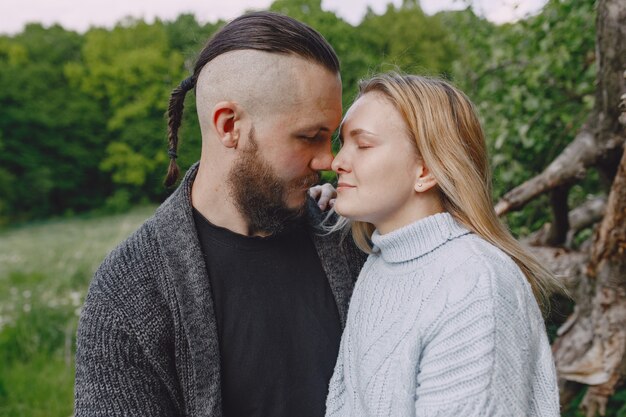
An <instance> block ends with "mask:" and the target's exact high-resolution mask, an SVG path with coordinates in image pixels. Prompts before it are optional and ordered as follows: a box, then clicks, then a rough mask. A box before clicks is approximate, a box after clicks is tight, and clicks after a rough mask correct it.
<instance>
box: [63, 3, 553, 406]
mask: <svg viewBox="0 0 626 417" xmlns="http://www.w3.org/2000/svg"><path fill="white" fill-rule="evenodd" d="M191 89H194V91H195V96H196V103H197V109H198V119H199V123H200V126H201V131H202V151H201V159H200V162H199V163H198V164H196V165H194V166H193V167H192V168H191V169H190V170H189V171H188V172H187V174H186V176H185V178H184V179H183V180H182V183H181V184H180V186H179V187H178V188H177V190H176V191H175V192H174V193H173V194H172V196H171V197H170V198H169V199H168V200H167V201H166V202H165V203H163V205H161V207H159V209H158V210H157V211H156V213H155V215H154V216H153V217H152V218H150V219H149V220H147V221H146V223H144V225H142V226H141V228H140V229H139V230H138V231H136V232H135V233H134V234H133V235H132V236H131V237H130V238H129V239H128V240H126V241H125V242H124V243H122V244H121V245H120V246H119V247H118V248H116V249H115V250H114V251H113V252H112V253H111V254H109V256H108V257H107V258H106V259H105V261H104V262H103V264H102V265H101V266H100V268H99V269H98V271H97V272H96V275H95V277H94V279H93V281H92V283H91V286H90V289H89V293H88V296H87V299H86V301H85V306H84V308H83V311H82V315H81V319H80V324H79V328H78V341H77V343H78V345H77V356H76V404H75V405H76V416H77V417H81V416H104V415H107V416H122V415H128V416H194V417H195V416H231V417H233V416H234V417H244V416H276V417H280V416H294V417H300V416H302V417H305V416H322V415H324V413H326V415H327V416H453V415H454V416H464V417H465V416H557V415H558V414H559V406H558V391H557V387H556V376H555V370H554V366H553V363H552V356H551V352H550V346H549V344H548V340H547V337H546V334H545V328H544V324H543V321H542V317H541V312H540V309H539V306H538V304H542V303H543V301H542V300H543V299H544V298H545V294H547V292H548V291H549V290H550V289H551V288H552V287H553V286H554V284H553V282H554V281H553V278H551V276H550V274H549V273H548V272H547V271H546V270H545V269H543V268H542V267H541V266H540V265H539V264H538V263H537V262H536V261H535V260H533V259H532V258H531V257H530V256H529V255H527V254H526V253H525V252H524V251H523V250H522V248H521V247H520V246H519V244H517V243H516V241H515V240H514V239H513V238H512V237H511V236H510V234H509V233H508V231H507V230H506V229H505V228H504V227H503V226H502V225H501V224H500V223H499V221H498V219H497V218H496V216H495V214H494V212H493V209H492V201H491V188H490V176H489V169H488V161H487V155H486V150H485V143H484V138H483V134H482V131H481V128H480V125H479V123H478V120H477V118H476V115H475V113H474V110H473V108H472V105H471V103H470V102H469V101H468V99H467V98H466V97H465V96H464V95H463V94H462V93H461V92H459V91H458V90H456V89H455V88H453V87H451V86H450V85H449V84H448V83H446V82H444V81H441V80H437V79H427V78H422V77H417V76H410V75H398V74H384V75H379V76H376V77H374V78H372V79H370V80H368V81H365V82H363V83H361V86H360V92H359V95H358V98H357V99H356V101H355V102H354V104H353V105H352V106H351V107H350V109H349V110H348V112H347V114H346V116H345V118H344V119H343V121H342V122H341V112H342V108H341V80H340V76H339V62H338V59H337V56H336V55H335V53H334V51H333V49H332V48H331V46H330V45H329V44H328V43H327V42H326V40H325V39H324V38H323V37H322V36H321V35H319V34H318V33H317V32H315V31H314V30H313V29H311V28H310V27H308V26H306V25H304V24H302V23H300V22H298V21H296V20H294V19H291V18H288V17H285V16H282V15H278V14H273V13H267V12H259V13H251V14H247V15H244V16H242V17H239V18H237V19H235V20H233V21H232V22H230V23H228V24H227V25H226V26H225V27H224V28H223V29H221V30H220V31H219V32H218V33H216V34H215V35H214V37H213V38H212V39H211V40H210V41H209V42H208V44H207V45H206V46H205V48H204V49H203V50H202V52H201V53H200V56H199V58H198V62H197V64H196V66H195V70H194V73H193V75H192V76H191V77H190V78H189V79H187V80H185V81H184V82H183V83H181V85H180V86H179V87H178V88H176V89H175V90H174V91H173V93H172V97H171V99H170V107H169V141H170V149H169V154H170V158H171V163H170V169H169V173H168V179H167V181H168V182H169V183H173V182H175V181H176V178H177V176H178V168H177V166H176V162H175V158H176V150H177V147H178V135H177V132H178V128H179V126H180V123H181V118H182V113H183V102H184V99H185V94H186V92H187V91H189V90H191ZM340 122H341V126H339V125H340ZM338 127H339V129H340V138H341V150H340V151H339V153H338V154H337V155H336V156H335V158H334V159H333V156H332V154H331V146H330V144H331V136H332V134H333V132H334V131H335V130H336V129H337V128H338ZM331 168H332V169H333V170H334V171H335V172H336V173H337V174H338V181H339V182H338V185H337V198H336V201H335V204H334V210H336V212H337V213H339V214H340V215H341V216H343V217H342V219H343V220H339V221H338V222H335V223H334V224H331V225H329V224H328V218H327V216H326V215H325V214H323V213H322V212H321V210H320V209H319V208H318V207H317V205H316V203H315V201H313V200H312V199H311V198H309V197H308V196H307V189H308V188H309V187H311V186H313V185H314V184H315V183H316V182H317V180H318V171H320V170H328V169H331ZM316 191H317V193H318V194H319V192H320V189H319V188H318V189H316ZM323 191H324V192H322V196H321V198H320V201H319V204H320V205H322V206H324V205H325V202H326V201H327V200H328V198H329V196H328V193H327V191H328V190H327V189H324V190H323ZM331 216H332V215H331ZM325 218H326V221H325ZM331 219H336V216H333V217H331ZM347 219H350V220H349V221H348V220H347ZM347 228H351V230H352V237H353V239H351V238H350V237H349V236H346V233H343V231H346V230H347ZM329 229H330V230H329ZM355 243H356V245H357V246H358V248H360V249H361V250H359V249H358V248H357V247H356V246H355ZM364 252H367V253H369V257H367V260H366V261H365V255H364ZM364 261H365V263H364ZM357 277H358V280H357ZM353 288H354V291H353ZM538 301H539V303H538ZM348 305H349V308H348Z"/></svg>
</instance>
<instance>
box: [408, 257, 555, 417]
mask: <svg viewBox="0 0 626 417" xmlns="http://www.w3.org/2000/svg"><path fill="white" fill-rule="evenodd" d="M469 263H472V264H474V265H464V266H463V271H456V272H455V273H453V274H450V275H451V276H452V277H454V278H453V279H449V280H448V281H447V282H444V283H442V288H441V289H440V290H441V291H440V292H439V293H438V295H437V296H436V297H437V299H439V300H441V301H443V302H444V307H443V311H442V314H438V315H437V317H436V318H433V321H432V324H431V325H430V328H429V329H428V334H427V335H426V337H425V339H424V340H425V345H424V347H423V349H422V355H421V358H420V365H419V369H418V371H417V391H416V397H415V398H416V401H415V415H416V416H419V417H437V416H464V417H472V416H503V417H504V416H508V417H510V416H528V415H533V416H535V415H545V416H558V415H559V411H558V404H553V403H552V402H551V401H550V399H551V398H555V397H556V396H555V395H552V394H553V393H547V392H546V393H545V396H542V395H539V396H538V395H537V393H533V392H532V390H533V387H536V386H538V385H540V384H536V383H533V380H534V379H535V378H537V375H535V372H534V369H535V365H536V364H537V363H542V364H543V363H545V361H551V360H552V357H551V355H550V352H549V349H548V351H547V352H546V351H545V350H546V349H545V347H546V346H548V345H547V343H543V344H542V343H537V342H538V341H539V340H542V337H543V338H545V337H546V336H545V328H544V327H543V324H542V321H541V320H542V318H541V314H540V312H539V309H538V307H537V305H536V303H535V300H534V298H533V297H532V295H531V294H529V293H530V288H529V286H528V285H526V284H527V282H525V278H524V277H523V275H522V274H521V271H519V270H518V269H517V268H516V267H515V266H514V265H513V266H512V265H503V264H499V265H498V264H497V263H495V262H490V263H482V264H479V263H480V262H476V263H475V262H472V261H470V262H469ZM510 264H512V262H510ZM468 271H471V272H468ZM541 332H543V334H542V333H541ZM542 347H543V348H542ZM537 368H542V367H539V366H538V367H537ZM548 369H549V366H548ZM539 377H540V378H542V376H539ZM544 377H545V378H546V379H547V378H548V377H549V376H544ZM537 397H539V401H540V402H541V401H542V397H543V398H544V399H545V402H544V403H536V404H535V403H534V402H535V400H534V398H537ZM529 407H530V409H529Z"/></svg>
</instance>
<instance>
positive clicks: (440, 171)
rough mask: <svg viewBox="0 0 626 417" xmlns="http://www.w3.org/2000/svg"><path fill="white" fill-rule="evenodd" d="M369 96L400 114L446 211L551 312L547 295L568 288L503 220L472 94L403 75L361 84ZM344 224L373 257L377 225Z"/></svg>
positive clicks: (436, 81) (361, 90)
mask: <svg viewBox="0 0 626 417" xmlns="http://www.w3.org/2000/svg"><path fill="white" fill-rule="evenodd" d="M370 92H378V93H382V94H383V95H384V96H385V97H386V98H387V99H388V100H389V101H390V102H391V103H392V104H393V105H394V107H395V108H396V109H397V110H398V111H399V113H400V114H401V116H402V118H403V120H404V122H405V123H406V125H407V128H408V133H409V135H410V137H411V139H412V141H413V142H414V143H415V145H416V148H417V154H418V156H419V157H420V158H421V159H422V160H423V161H424V164H425V165H426V166H427V167H428V168H429V169H430V171H431V173H432V174H433V176H434V177H435V179H436V180H437V183H438V189H439V191H440V198H441V201H442V204H443V207H444V209H445V210H446V211H447V212H449V213H450V214H451V215H452V216H453V217H454V218H455V219H456V220H457V221H458V222H459V223H461V224H463V225H464V226H465V227H466V228H467V229H469V230H470V231H472V232H474V233H475V234H477V235H479V236H480V237H482V238H483V239H485V240H486V241H487V242H489V243H491V244H493V245H494V246H496V247H498V248H500V249H501V250H502V251H504V252H505V253H506V254H507V255H509V256H510V257H511V258H512V259H513V261H515V263H516V264H517V265H518V266H519V268H520V269H521V270H522V272H523V273H524V275H525V276H526V278H527V279H528V282H529V283H530V286H531V288H532V290H533V294H534V296H535V298H536V300H537V302H538V304H539V305H540V306H541V307H542V309H543V310H544V312H545V311H547V307H548V304H549V303H548V297H549V296H550V294H551V293H552V292H553V291H555V290H563V287H562V285H561V284H560V283H559V281H557V279H556V278H555V277H554V275H553V274H552V273H551V272H550V271H549V270H548V269H546V268H545V267H543V266H542V265H541V264H540V263H539V261H537V259H535V257H534V256H532V255H531V254H529V253H528V252H527V251H526V250H525V249H524V248H523V247H522V246H521V244H520V243H519V242H518V241H517V240H516V239H515V238H514V237H513V236H512V235H511V233H510V232H509V230H508V229H507V228H506V227H505V226H504V225H503V224H502V223H501V222H500V220H499V219H498V217H497V215H496V213H495V211H494V209H493V200H492V195H491V194H492V189H491V172H490V169H489V161H488V156H487V147H486V144H485V138H484V134H483V130H482V128H481V126H480V122H479V120H478V117H477V115H476V111H475V109H474V106H473V104H472V103H471V101H470V100H469V99H468V98H467V96H466V95H465V94H463V93H462V92H461V91H459V90H457V89H456V88H455V87H453V86H452V85H450V84H449V83H447V82H445V81H443V80H441V79H437V78H427V77H421V76H416V75H404V74H398V73H386V74H381V75H377V76H374V77H373V78H370V79H368V80H365V81H361V83H360V85H359V94H358V96H357V99H358V98H359V97H361V96H363V95H364V94H367V93H370ZM341 223H342V224H343V225H346V224H350V225H351V229H352V236H353V238H354V241H355V243H356V244H357V246H359V248H361V249H362V250H363V251H365V252H368V253H370V252H371V250H372V243H371V240H370V239H371V236H372V233H373V232H374V226H373V225H372V224H370V223H365V222H359V221H353V222H346V221H343V222H341Z"/></svg>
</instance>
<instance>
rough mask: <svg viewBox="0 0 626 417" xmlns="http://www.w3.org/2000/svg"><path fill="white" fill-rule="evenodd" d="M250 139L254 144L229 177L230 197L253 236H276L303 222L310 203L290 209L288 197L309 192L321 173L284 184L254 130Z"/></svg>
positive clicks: (239, 160) (251, 143)
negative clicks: (262, 151) (260, 149)
mask: <svg viewBox="0 0 626 417" xmlns="http://www.w3.org/2000/svg"><path fill="white" fill-rule="evenodd" d="M248 139H249V143H250V145H249V146H248V147H246V148H245V149H243V151H242V153H241V156H240V157H239V158H238V159H237V161H235V163H234V165H233V167H232V168H231V170H230V173H229V174H228V179H227V184H228V186H229V187H230V196H231V198H232V200H233V202H234V204H235V207H237V209H238V210H239V213H241V215H242V216H243V217H244V219H245V220H246V222H247V223H248V233H249V234H250V235H252V234H255V233H258V232H263V233H268V234H270V235H272V234H276V233H279V232H281V231H282V230H284V229H285V227H287V226H289V225H291V224H293V223H294V222H296V221H297V220H299V219H300V218H301V217H302V216H303V215H304V212H305V202H306V200H304V202H303V203H302V205H301V206H300V207H296V208H289V207H287V203H286V202H285V199H286V197H287V196H289V195H290V194H293V193H294V192H301V193H305V192H306V191H305V190H306V189H307V188H309V187H312V186H313V185H315V184H317V183H318V182H319V174H316V173H314V174H311V175H309V176H306V177H302V178H300V179H297V180H295V181H291V182H288V181H284V180H282V179H280V178H279V177H278V176H277V175H276V174H275V172H274V170H273V168H272V167H271V166H270V165H269V164H268V163H267V162H265V161H263V160H262V159H261V157H260V155H259V154H258V144H257V142H256V141H255V138H254V128H252V129H251V130H250V133H249V135H248Z"/></svg>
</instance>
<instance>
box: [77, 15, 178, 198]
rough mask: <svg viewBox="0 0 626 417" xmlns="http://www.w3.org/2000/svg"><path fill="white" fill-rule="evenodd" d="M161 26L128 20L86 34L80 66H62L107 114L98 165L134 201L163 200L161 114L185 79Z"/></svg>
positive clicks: (165, 148)
mask: <svg viewBox="0 0 626 417" xmlns="http://www.w3.org/2000/svg"><path fill="white" fill-rule="evenodd" d="M168 41H169V39H168V37H167V32H166V30H165V28H164V25H163V23H161V22H159V21H157V22H155V23H154V24H152V25H148V24H146V23H145V22H143V21H136V20H127V21H124V22H122V23H120V24H118V25H117V26H116V27H115V28H114V29H113V30H111V31H107V30H104V29H92V30H90V31H89V32H87V33H86V34H85V42H84V45H83V48H82V62H81V63H70V64H68V65H67V66H66V68H65V69H66V71H65V72H66V74H67V75H68V77H69V78H70V79H71V80H72V83H73V85H75V86H76V87H78V88H80V90H81V91H83V92H84V93H86V94H88V95H89V96H90V97H92V99H93V100H94V101H95V102H97V103H98V104H99V105H100V107H101V109H102V111H103V113H104V114H105V115H106V116H107V124H106V138H105V140H104V142H105V143H106V151H105V156H104V159H102V160H101V161H100V163H99V164H98V166H99V167H100V169H101V170H102V171H103V172H105V173H107V174H108V175H110V177H111V179H112V181H113V183H114V184H115V185H116V189H117V190H118V191H119V192H122V193H123V194H118V195H117V196H115V197H114V199H115V200H116V201H117V200H119V199H120V195H126V196H132V201H133V202H134V201H138V200H140V199H142V198H143V199H145V198H150V199H155V198H157V197H159V196H163V194H164V190H163V187H162V185H161V182H162V177H163V169H164V167H165V166H166V162H167V155H166V150H167V141H166V136H165V132H166V131H165V123H164V118H163V115H164V113H165V110H166V109H167V103H168V98H169V94H170V91H171V89H172V88H173V87H174V86H175V85H176V84H177V83H178V82H180V80H182V79H183V78H184V77H185V71H184V67H183V56H182V54H181V53H180V52H178V51H172V50H171V49H170V47H169V42H168Z"/></svg>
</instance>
